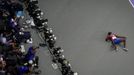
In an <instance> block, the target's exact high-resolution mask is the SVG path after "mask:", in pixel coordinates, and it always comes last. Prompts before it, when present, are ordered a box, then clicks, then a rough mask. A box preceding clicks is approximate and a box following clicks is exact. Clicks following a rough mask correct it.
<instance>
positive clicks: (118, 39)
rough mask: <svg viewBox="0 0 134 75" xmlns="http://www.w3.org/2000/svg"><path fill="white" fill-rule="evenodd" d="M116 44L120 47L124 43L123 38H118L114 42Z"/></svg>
mask: <svg viewBox="0 0 134 75" xmlns="http://www.w3.org/2000/svg"><path fill="white" fill-rule="evenodd" d="M113 42H114V44H116V45H119V44H120V43H121V42H122V39H121V38H116V39H114V40H113Z"/></svg>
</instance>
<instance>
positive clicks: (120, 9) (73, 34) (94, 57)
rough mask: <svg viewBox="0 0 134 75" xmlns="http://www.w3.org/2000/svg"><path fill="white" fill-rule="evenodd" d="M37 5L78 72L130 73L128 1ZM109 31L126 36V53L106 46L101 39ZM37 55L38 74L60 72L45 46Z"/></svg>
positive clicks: (63, 0) (133, 59)
mask: <svg viewBox="0 0 134 75" xmlns="http://www.w3.org/2000/svg"><path fill="white" fill-rule="evenodd" d="M39 6H40V8H41V9H42V11H44V12H45V16H44V17H45V18H48V20H49V23H48V24H49V25H50V26H49V27H52V28H53V30H54V32H55V35H56V36H57V38H58V39H57V45H58V46H61V47H62V48H63V49H64V50H65V52H64V55H65V57H66V58H67V59H68V60H69V61H70V63H71V65H72V67H73V70H74V71H77V72H78V73H79V75H134V50H133V49H134V45H133V42H134V40H133V38H134V34H133V33H134V29H133V28H134V25H133V24H134V9H133V8H132V6H131V4H130V3H129V1H128V0H39ZM109 31H112V32H114V33H117V34H119V35H122V36H126V37H127V47H128V49H129V51H128V52H124V51H123V50H121V49H119V51H118V52H115V51H112V50H111V49H110V44H109V43H107V42H105V39H104V38H105V36H106V34H107V32H109ZM32 33H33V34H34V35H33V37H34V41H35V42H34V43H39V42H40V40H39V38H38V37H37V35H36V34H35V33H34V31H33V32H32ZM38 55H39V56H40V67H41V69H42V71H43V72H42V74H41V75H61V74H60V72H59V71H58V70H54V69H53V68H52V66H51V64H52V62H51V58H50V56H49V52H48V50H47V49H46V48H41V50H39V52H38Z"/></svg>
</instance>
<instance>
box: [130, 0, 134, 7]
mask: <svg viewBox="0 0 134 75" xmlns="http://www.w3.org/2000/svg"><path fill="white" fill-rule="evenodd" d="M129 2H130V4H131V5H132V7H133V8H134V0H129Z"/></svg>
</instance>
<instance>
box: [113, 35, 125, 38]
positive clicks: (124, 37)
mask: <svg viewBox="0 0 134 75" xmlns="http://www.w3.org/2000/svg"><path fill="white" fill-rule="evenodd" d="M115 36H116V37H117V38H126V37H124V36H119V35H115Z"/></svg>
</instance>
